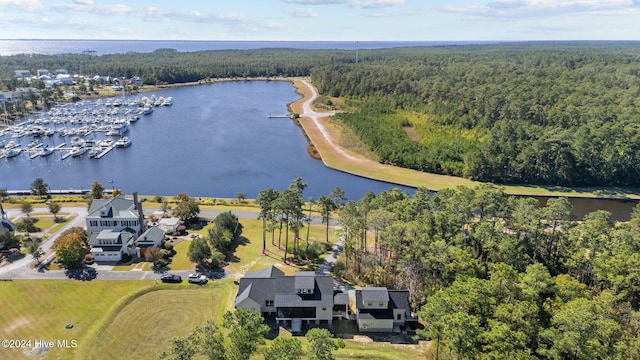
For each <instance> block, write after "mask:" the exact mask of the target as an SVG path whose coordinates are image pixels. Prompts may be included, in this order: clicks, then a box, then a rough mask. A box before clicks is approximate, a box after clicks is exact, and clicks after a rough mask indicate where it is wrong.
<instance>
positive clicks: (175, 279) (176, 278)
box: [160, 274, 182, 283]
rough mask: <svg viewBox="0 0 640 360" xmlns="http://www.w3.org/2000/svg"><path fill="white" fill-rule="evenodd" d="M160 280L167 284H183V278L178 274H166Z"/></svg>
mask: <svg viewBox="0 0 640 360" xmlns="http://www.w3.org/2000/svg"><path fill="white" fill-rule="evenodd" d="M160 280H162V282H166V283H180V282H182V277H180V275H176V274H164V275H162V276H161V277H160Z"/></svg>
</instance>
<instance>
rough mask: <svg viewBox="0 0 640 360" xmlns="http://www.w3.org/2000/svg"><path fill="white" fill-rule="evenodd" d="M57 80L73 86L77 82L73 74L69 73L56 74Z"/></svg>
mask: <svg viewBox="0 0 640 360" xmlns="http://www.w3.org/2000/svg"><path fill="white" fill-rule="evenodd" d="M56 80H58V81H59V82H60V84H62V85H70V86H71V85H74V84H75V83H74V81H73V78H72V77H71V75H67V74H58V76H56Z"/></svg>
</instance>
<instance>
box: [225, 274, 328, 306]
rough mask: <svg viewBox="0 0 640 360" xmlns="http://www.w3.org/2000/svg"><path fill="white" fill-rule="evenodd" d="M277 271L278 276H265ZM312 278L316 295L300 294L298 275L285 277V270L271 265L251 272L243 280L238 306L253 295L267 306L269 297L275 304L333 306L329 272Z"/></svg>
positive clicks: (237, 299)
mask: <svg viewBox="0 0 640 360" xmlns="http://www.w3.org/2000/svg"><path fill="white" fill-rule="evenodd" d="M267 274H273V275H274V276H269V277H267V276H265V275H267ZM303 277H304V278H305V279H309V278H311V280H312V281H313V284H312V286H311V287H310V288H312V289H314V291H313V294H297V293H296V276H284V273H283V272H282V271H281V270H279V269H277V268H275V267H273V266H271V267H269V268H266V269H262V270H259V271H254V272H251V273H247V274H246V275H245V276H244V277H242V278H241V279H240V286H239V287H238V294H237V295H236V301H235V303H236V305H237V304H238V303H239V302H241V301H243V300H245V299H247V298H251V299H252V300H253V301H255V302H256V303H258V304H260V306H264V304H265V301H266V300H271V301H274V306H275V307H316V306H324V307H331V306H333V278H332V277H330V276H325V275H316V276H313V277H309V276H304V275H303Z"/></svg>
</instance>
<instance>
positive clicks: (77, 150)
mask: <svg viewBox="0 0 640 360" xmlns="http://www.w3.org/2000/svg"><path fill="white" fill-rule="evenodd" d="M87 150H89V148H88V147H86V146H84V145H80V146H74V147H73V148H72V149H71V156H73V157H78V156H82V155H83V154H84V153H86V152H87Z"/></svg>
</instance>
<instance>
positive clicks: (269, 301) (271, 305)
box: [264, 300, 273, 307]
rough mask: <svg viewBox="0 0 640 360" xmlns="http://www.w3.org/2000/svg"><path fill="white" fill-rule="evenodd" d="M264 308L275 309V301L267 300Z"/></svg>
mask: <svg viewBox="0 0 640 360" xmlns="http://www.w3.org/2000/svg"><path fill="white" fill-rule="evenodd" d="M264 306H266V307H273V300H266V301H265V302H264Z"/></svg>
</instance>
